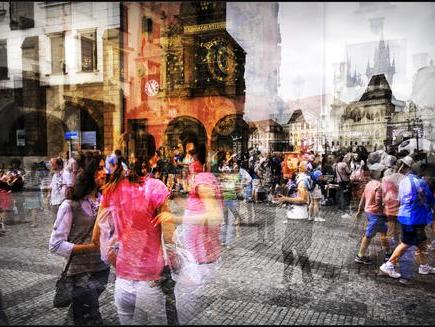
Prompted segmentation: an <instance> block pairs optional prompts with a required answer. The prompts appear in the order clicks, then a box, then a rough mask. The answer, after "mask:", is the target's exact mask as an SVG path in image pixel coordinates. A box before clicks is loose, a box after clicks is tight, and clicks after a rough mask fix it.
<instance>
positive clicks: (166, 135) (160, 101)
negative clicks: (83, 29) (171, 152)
mask: <svg viewBox="0 0 435 327" xmlns="http://www.w3.org/2000/svg"><path fill="white" fill-rule="evenodd" d="M123 13H124V15H125V18H126V19H128V21H127V22H125V29H124V41H123V43H124V49H123V50H124V77H125V78H124V85H125V98H126V99H125V121H124V128H125V130H126V132H125V133H124V134H123V136H122V139H121V147H122V148H123V150H124V151H125V152H128V155H129V156H131V155H132V154H133V155H135V156H139V157H140V156H141V153H142V151H143V149H141V135H143V133H144V132H146V131H147V132H150V133H151V134H153V135H154V136H155V138H156V142H157V146H168V147H170V148H172V147H174V146H177V145H178V144H180V143H181V142H182V139H183V138H184V137H185V136H186V135H189V134H192V133H194V134H196V135H197V136H198V137H199V139H200V140H202V141H204V142H206V144H207V145H208V149H209V150H210V149H211V150H214V151H217V150H220V149H225V150H227V149H231V150H233V151H235V152H239V153H241V152H242V151H246V150H247V144H248V137H249V127H248V125H247V123H246V122H245V121H244V120H243V114H244V103H245V81H244V66H245V57H246V53H245V51H244V50H243V49H242V48H241V47H240V45H239V44H238V43H237V42H236V41H235V40H234V39H233V38H232V37H231V35H230V34H229V33H228V32H227V30H226V25H227V22H226V3H225V2H202V1H199V2H162V3H158V2H144V3H140V2H132V3H128V2H126V3H125V10H124V11H123Z"/></svg>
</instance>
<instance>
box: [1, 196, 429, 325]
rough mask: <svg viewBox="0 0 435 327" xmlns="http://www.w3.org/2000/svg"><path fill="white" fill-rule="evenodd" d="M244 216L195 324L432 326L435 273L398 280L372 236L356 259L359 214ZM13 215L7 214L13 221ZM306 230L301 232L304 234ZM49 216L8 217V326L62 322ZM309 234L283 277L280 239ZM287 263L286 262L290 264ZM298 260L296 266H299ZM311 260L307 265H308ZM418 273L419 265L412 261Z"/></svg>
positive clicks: (109, 304)
mask: <svg viewBox="0 0 435 327" xmlns="http://www.w3.org/2000/svg"><path fill="white" fill-rule="evenodd" d="M254 209H255V210H254V211H253V214H251V215H248V211H247V204H246V203H240V206H239V212H240V215H241V224H240V235H239V237H237V238H236V240H235V243H234V247H233V248H231V249H226V248H225V249H224V251H223V264H222V266H221V268H220V270H219V272H218V275H217V277H216V278H215V279H214V281H213V282H211V283H210V284H209V285H208V287H207V290H206V293H205V296H204V299H203V300H204V301H203V303H204V305H203V311H202V312H200V313H198V315H197V317H196V318H195V319H194V320H193V321H192V322H191V323H192V324H197V325H203V324H204V325H244V324H253V325H263V324H266V325H289V324H296V325H301V324H302V325H328V324H331V325H393V324H394V325H409V324H411V325H434V324H435V306H434V305H435V296H434V294H435V292H434V291H435V277H434V276H433V275H432V276H431V275H429V276H423V275H419V274H417V273H415V274H414V276H413V280H412V283H411V284H410V285H407V286H403V285H401V284H400V283H399V282H398V281H397V280H393V279H390V278H388V277H385V276H383V275H382V274H380V273H379V270H378V268H379V266H380V265H381V263H382V261H383V253H382V249H381V246H380V241H379V239H378V238H376V239H375V240H374V242H373V243H372V244H371V245H370V248H369V251H370V257H371V258H372V259H373V260H374V261H375V264H374V265H371V266H360V265H358V264H357V263H355V262H354V261H353V258H354V255H355V253H356V251H357V249H358V244H359V241H360V239H361V236H362V234H363V228H364V219H365V218H364V217H363V218H364V219H362V220H361V223H360V224H358V225H355V223H354V221H353V220H352V219H343V218H341V215H342V213H343V212H340V211H338V210H337V209H336V208H335V207H333V206H328V207H322V216H324V217H325V218H326V221H325V222H308V221H306V223H307V224H305V225H300V224H298V225H294V224H293V221H290V220H289V222H288V223H287V224H284V223H283V220H284V217H285V209H283V208H278V207H275V206H269V205H267V204H263V203H260V204H254ZM9 221H10V220H9ZM301 226H304V228H305V230H300V229H298V228H300V227H301ZM51 227H52V218H51V217H50V215H49V213H48V212H47V211H44V212H43V213H41V215H40V216H39V225H38V226H37V227H32V226H31V223H30V220H29V219H27V218H26V217H21V219H15V220H14V221H12V222H11V221H10V222H9V224H8V225H7V233H6V235H5V236H3V237H1V238H0V269H1V273H0V285H1V291H2V294H3V305H4V308H5V312H6V314H7V316H8V319H9V323H10V324H11V325H21V324H22V325H53V324H60V325H62V324H64V323H65V319H66V314H67V312H66V311H67V309H58V308H54V307H53V306H52V299H53V295H54V285H55V281H56V279H57V278H58V276H59V275H60V273H61V271H62V266H63V259H62V258H59V257H57V256H55V255H52V254H50V253H49V251H48V239H49V237H50V232H51ZM301 233H303V234H304V233H305V234H306V233H308V234H310V237H308V238H304V239H303V241H304V242H307V243H306V244H298V245H297V246H302V247H303V248H305V249H306V253H307V257H308V259H307V260H306V262H301V264H302V265H301V264H299V262H298V260H299V258H297V256H296V260H295V261H294V262H293V267H290V268H292V269H290V270H291V274H290V276H288V271H287V277H285V278H284V275H285V274H284V268H286V269H289V267H288V266H289V265H285V263H284V262H283V248H285V247H283V244H286V243H285V242H289V241H292V238H295V236H296V235H298V234H301ZM305 234H304V235H305ZM431 262H432V263H433V262H434V260H433V252H432V254H431ZM286 266H287V267H286ZM301 266H302V269H301V268H300V267H301ZM308 266H309V267H310V269H308ZM413 268H414V270H416V267H415V265H414V267H413ZM113 292H114V275H113V273H111V276H110V279H109V284H108V286H107V289H106V291H105V292H104V293H103V294H102V296H101V298H100V300H101V303H100V304H101V308H100V311H101V313H102V316H103V319H104V321H105V323H106V324H107V325H118V324H119V321H118V318H117V313H116V309H115V306H114V300H113Z"/></svg>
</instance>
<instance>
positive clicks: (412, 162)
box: [0, 134, 435, 325]
mask: <svg viewBox="0 0 435 327" xmlns="http://www.w3.org/2000/svg"><path fill="white" fill-rule="evenodd" d="M143 141H144V143H146V146H145V147H144V149H146V153H143V154H142V156H141V158H133V157H132V158H124V157H123V155H122V153H121V151H119V150H116V151H114V153H112V154H109V155H107V156H103V155H102V154H101V153H99V152H86V153H80V154H79V155H78V156H77V157H76V158H73V157H70V156H68V157H69V158H66V159H63V158H60V157H59V158H52V159H51V160H50V163H49V168H50V170H51V175H50V177H49V178H50V180H49V181H48V182H47V178H46V176H45V175H44V176H43V177H42V178H41V191H40V194H46V196H45V197H47V198H48V202H49V205H50V212H51V216H52V220H53V229H52V233H51V237H50V240H49V249H50V251H51V252H52V253H54V254H57V255H60V256H62V257H65V259H66V261H67V264H66V266H65V268H66V274H67V276H68V278H70V281H71V283H72V285H73V299H72V303H71V305H70V307H69V311H68V319H71V321H70V322H71V323H73V324H75V325H101V324H102V318H101V314H100V311H99V300H98V299H99V297H100V295H101V294H102V292H103V291H104V290H105V288H106V285H107V282H108V277H109V272H110V269H114V271H115V275H116V281H115V293H114V302H115V306H116V308H117V312H118V317H119V320H120V322H121V324H123V325H129V324H167V323H168V320H167V315H166V312H167V308H166V303H167V301H166V299H167V297H168V296H173V298H174V299H175V305H176V313H177V319H178V323H179V324H187V323H188V322H189V321H191V320H192V319H193V318H194V317H195V315H196V314H197V313H198V310H199V308H200V306H201V295H202V294H203V291H204V287H205V285H206V284H207V283H209V282H210V281H211V280H212V279H213V278H214V276H215V275H216V272H217V270H218V268H219V266H220V264H221V262H222V259H221V251H222V247H226V248H227V249H231V248H232V246H233V243H234V240H235V238H237V237H238V236H240V224H241V222H242V220H243V219H244V218H243V217H242V216H243V215H241V213H240V205H241V204H242V203H243V204H244V205H245V208H247V210H248V212H247V214H246V215H245V216H246V217H248V218H249V217H250V216H252V215H251V213H252V212H253V211H254V206H255V205H256V203H263V204H264V205H268V206H276V207H279V208H280V209H282V208H283V209H285V216H283V217H267V219H266V224H267V221H268V220H269V219H276V218H278V219H282V222H283V223H284V224H286V226H289V225H290V224H289V223H290V222H292V225H291V226H292V228H291V229H293V232H294V230H300V232H298V233H297V235H296V234H295V233H293V234H289V235H291V236H289V238H295V239H296V238H304V237H311V236H308V235H305V234H306V233H305V232H304V231H308V228H306V226H305V225H306V224H307V223H308V224H313V223H316V222H319V223H321V222H325V218H326V217H325V216H322V207H324V206H329V205H336V206H337V208H338V211H337V213H338V214H339V215H341V218H342V219H355V221H360V220H361V217H362V213H363V212H364V213H365V216H366V218H364V219H366V227H365V232H364V235H363V237H362V240H361V244H360V249H359V251H358V253H356V256H355V262H356V263H358V264H367V265H368V264H372V263H373V262H372V260H371V259H370V258H369V256H368V255H367V250H368V248H369V245H370V242H371V241H372V239H373V238H374V237H375V235H376V234H377V233H379V234H380V237H381V244H382V247H383V249H384V257H385V262H384V263H383V264H382V266H380V271H382V272H383V273H385V274H386V275H388V276H390V277H392V278H400V280H401V282H402V283H404V284H406V283H407V282H409V279H407V278H405V277H404V276H402V275H401V273H400V272H398V271H397V263H398V260H399V259H400V257H401V256H403V253H405V251H407V250H409V249H410V248H412V247H415V256H416V261H417V263H418V265H419V266H418V273H419V274H423V275H424V274H429V273H435V268H433V267H431V266H430V265H429V264H428V262H429V261H428V253H429V252H428V250H429V248H432V249H435V243H434V241H432V244H430V239H432V240H433V239H434V238H435V226H434V224H433V222H432V214H433V209H434V202H435V201H434V191H435V184H434V180H433V176H434V166H433V164H430V163H427V160H421V159H422V158H420V156H419V155H410V154H409V153H397V152H394V151H386V150H378V151H373V152H371V153H368V152H367V151H366V150H365V148H364V147H356V148H353V149H341V150H339V151H335V152H333V153H327V154H324V155H321V154H319V153H315V152H313V151H305V152H301V153H291V154H281V153H277V154H263V153H261V152H260V151H258V150H257V149H250V150H249V151H248V152H247V153H245V154H242V155H236V154H234V153H233V152H232V151H228V150H227V151H224V150H221V151H217V152H216V153H214V154H207V149H206V145H205V144H204V143H201V142H200V141H199V140H198V139H197V138H196V136H195V135H189V136H186V137H185V138H183V139H182V140H181V143H180V145H179V146H178V147H175V148H173V149H170V150H168V149H167V148H165V147H161V148H159V149H157V148H156V144H155V140H154V137H153V136H152V135H150V134H146V135H145V136H144V138H143ZM17 171H18V168H17V167H16V165H15V166H14V167H13V169H11V173H8V174H6V173H4V172H2V173H1V177H0V183H1V184H0V195H1V198H0V214H1V216H0V224H1V225H0V227H1V228H2V230H3V231H4V222H3V221H4V213H5V212H7V211H8V210H10V209H11V206H12V204H11V201H10V198H9V194H10V192H11V191H12V188H13V187H14V183H15V182H17V180H19V179H20V177H18V178H17V176H22V177H21V179H22V184H23V183H24V184H25V181H26V178H25V176H26V174H24V173H23V172H20V173H18V172H17ZM34 175H35V172H34V171H33V172H31V174H30V176H34ZM15 187H17V186H15ZM21 187H22V185H21ZM47 190H48V192H47ZM41 198H44V196H43V195H41ZM41 198H38V199H36V200H35V199H33V202H32V200H31V199H30V197H29V199H28V200H27V197H25V205H24V206H25V208H26V209H28V210H30V211H32V210H38V209H39V208H40V207H41V201H42V200H41ZM174 202H175V203H177V204H178V205H179V207H180V208H181V209H182V210H181V211H180V210H178V211H177V210H174ZM33 212H34V211H32V217H36V216H37V214H33ZM281 212H282V210H281ZM33 219H34V224H37V218H33ZM296 224H301V226H300V228H299V229H297V228H296V227H297V226H296ZM302 225H303V226H302ZM428 226H431V227H428ZM263 227H264V226H263ZM429 228H431V229H430V231H431V235H430V236H429V237H428V236H427V233H426V229H429ZM3 233H4V232H3ZM268 233H270V231H269V232H268ZM272 233H273V231H272ZM286 235H287V234H286ZM293 241H294V240H293ZM298 243H300V244H303V243H304V242H298ZM286 244H287V245H288V246H287V245H286V246H284V245H283V255H284V257H285V258H284V263H287V265H288V266H289V267H290V266H292V265H293V262H294V258H293V252H292V245H291V242H287V243H286ZM297 254H298V256H300V257H301V258H304V257H307V254H306V248H298V249H297ZM306 259H307V260H308V258H306ZM299 261H300V262H304V260H299ZM307 266H308V267H309V264H308V265H307ZM289 267H287V268H285V269H284V275H285V276H284V277H286V274H287V276H288V271H289V269H290V268H289ZM401 268H402V267H401ZM170 282H172V284H171V285H173V287H172V288H170V291H169V294H168V291H167V289H166V290H165V287H164V286H165V285H168V283H170Z"/></svg>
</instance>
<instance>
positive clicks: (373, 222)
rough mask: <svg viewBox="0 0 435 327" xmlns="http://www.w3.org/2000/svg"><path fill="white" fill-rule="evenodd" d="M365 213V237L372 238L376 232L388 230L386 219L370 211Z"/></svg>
mask: <svg viewBox="0 0 435 327" xmlns="http://www.w3.org/2000/svg"><path fill="white" fill-rule="evenodd" d="M366 214H367V220H368V223H367V228H366V237H367V238H372V237H373V236H375V235H376V233H386V232H387V230H388V226H387V219H386V217H385V216H382V215H374V214H372V213H366Z"/></svg>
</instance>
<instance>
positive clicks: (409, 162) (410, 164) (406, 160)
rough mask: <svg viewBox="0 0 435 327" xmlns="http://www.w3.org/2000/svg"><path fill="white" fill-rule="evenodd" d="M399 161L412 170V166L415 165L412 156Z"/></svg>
mask: <svg viewBox="0 0 435 327" xmlns="http://www.w3.org/2000/svg"><path fill="white" fill-rule="evenodd" d="M399 161H400V162H402V163H404V164H405V165H406V166H408V167H409V168H411V167H412V165H413V164H414V159H412V158H411V157H410V156H406V157H404V158H402V159H399Z"/></svg>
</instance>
